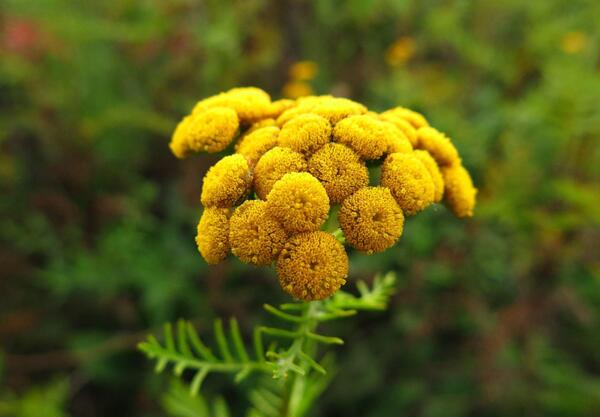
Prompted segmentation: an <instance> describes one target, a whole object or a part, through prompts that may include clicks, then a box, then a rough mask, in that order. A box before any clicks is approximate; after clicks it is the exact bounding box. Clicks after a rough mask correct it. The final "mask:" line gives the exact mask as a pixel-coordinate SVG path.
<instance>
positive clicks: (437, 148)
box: [417, 127, 460, 167]
mask: <svg viewBox="0 0 600 417" xmlns="http://www.w3.org/2000/svg"><path fill="white" fill-rule="evenodd" d="M417 135H418V137H419V144H418V145H417V147H418V148H419V149H425V150H426V151H427V152H429V153H430V154H431V156H433V159H435V162H437V163H438V165H439V166H441V167H442V166H450V165H454V164H456V163H459V164H460V157H459V156H458V151H457V150H456V148H455V147H454V145H453V144H452V142H451V141H450V139H449V138H448V137H447V136H446V135H444V134H443V133H442V132H440V131H439V130H437V129H434V128H433V127H423V128H421V129H419V130H418V131H417Z"/></svg>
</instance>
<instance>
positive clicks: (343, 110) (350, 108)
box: [277, 96, 367, 126]
mask: <svg viewBox="0 0 600 417" xmlns="http://www.w3.org/2000/svg"><path fill="white" fill-rule="evenodd" d="M366 112H367V108H366V107H365V106H363V105H362V104H360V103H357V102H355V101H352V100H350V99H347V98H338V97H332V96H317V97H304V98H301V99H298V104H297V105H296V107H293V108H291V109H289V110H286V111H284V112H283V113H282V114H281V116H279V118H278V119H277V124H279V126H283V125H284V124H285V123H286V122H287V121H289V120H291V119H293V118H294V117H296V116H299V115H301V114H306V113H312V114H318V115H319V116H322V117H324V118H325V119H327V120H329V122H330V123H331V124H332V125H335V124H336V123H337V122H339V121H340V120H342V119H343V118H345V117H348V116H350V115H353V114H363V113H366Z"/></svg>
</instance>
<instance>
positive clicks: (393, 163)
mask: <svg viewBox="0 0 600 417" xmlns="http://www.w3.org/2000/svg"><path fill="white" fill-rule="evenodd" d="M381 185H382V186H384V187H387V188H389V189H390V191H391V192H392V195H393V196H394V198H395V199H396V202H397V203H398V205H399V206H400V208H401V209H402V211H403V212H404V214H406V215H407V216H411V215H413V214H416V213H417V212H419V211H421V210H423V209H425V208H426V207H427V206H429V205H430V204H431V203H433V199H434V197H435V191H434V185H433V180H432V179H431V175H430V174H429V171H427V168H426V167H425V165H424V164H423V162H421V160H420V159H419V158H417V157H416V156H414V155H412V154H409V153H393V154H391V155H389V156H388V157H387V158H386V159H385V162H384V163H383V166H382V168H381Z"/></svg>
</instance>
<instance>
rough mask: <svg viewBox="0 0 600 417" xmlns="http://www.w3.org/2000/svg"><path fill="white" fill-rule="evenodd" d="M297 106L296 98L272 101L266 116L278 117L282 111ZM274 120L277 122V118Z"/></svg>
mask: <svg viewBox="0 0 600 417" xmlns="http://www.w3.org/2000/svg"><path fill="white" fill-rule="evenodd" d="M295 106H296V102H295V101H294V100H290V99H287V98H282V99H281V100H276V101H274V102H272V103H271V105H270V106H269V109H268V111H267V113H266V116H267V117H269V118H272V119H277V118H278V117H279V116H280V115H281V113H283V112H284V111H286V110H288V109H291V108H292V107H295ZM273 122H275V120H273Z"/></svg>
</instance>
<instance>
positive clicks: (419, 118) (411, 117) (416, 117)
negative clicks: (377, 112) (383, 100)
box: [382, 107, 429, 129]
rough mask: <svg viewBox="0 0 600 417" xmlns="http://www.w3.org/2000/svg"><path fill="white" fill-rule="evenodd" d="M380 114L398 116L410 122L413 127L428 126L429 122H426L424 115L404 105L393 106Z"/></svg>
mask: <svg viewBox="0 0 600 417" xmlns="http://www.w3.org/2000/svg"><path fill="white" fill-rule="evenodd" d="M382 114H384V115H385V114H391V115H394V116H398V117H400V118H401V119H404V120H406V121H407V122H408V123H410V124H411V125H412V126H413V127H414V128H415V129H419V128H421V127H424V126H429V122H427V119H426V118H425V116H423V115H422V114H421V113H417V112H416V111H414V110H411V109H407V108H406V107H394V108H393V109H390V110H386V111H385V112H383V113H382Z"/></svg>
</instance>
